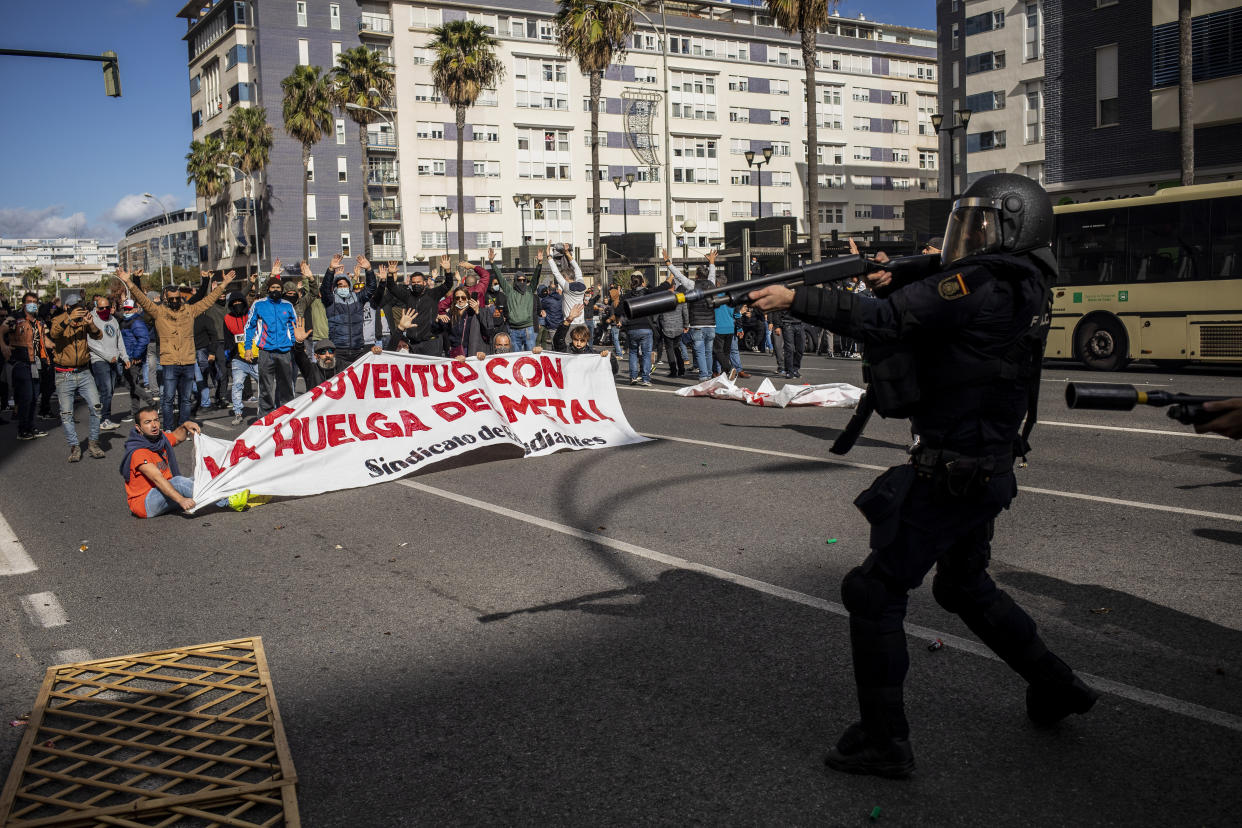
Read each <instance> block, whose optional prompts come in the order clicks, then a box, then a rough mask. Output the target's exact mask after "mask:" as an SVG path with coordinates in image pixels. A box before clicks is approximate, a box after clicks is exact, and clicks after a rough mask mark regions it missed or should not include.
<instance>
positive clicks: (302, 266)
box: [298, 261, 313, 279]
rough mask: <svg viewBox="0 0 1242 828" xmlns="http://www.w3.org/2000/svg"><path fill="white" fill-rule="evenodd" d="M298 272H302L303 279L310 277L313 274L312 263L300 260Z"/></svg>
mask: <svg viewBox="0 0 1242 828" xmlns="http://www.w3.org/2000/svg"><path fill="white" fill-rule="evenodd" d="M298 272H299V273H301V274H302V278H303V279H310V278H311V277H312V275H313V274H311V269H310V265H309V264H307V263H306V262H304V261H303V262H298Z"/></svg>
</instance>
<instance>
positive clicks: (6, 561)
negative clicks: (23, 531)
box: [0, 515, 39, 576]
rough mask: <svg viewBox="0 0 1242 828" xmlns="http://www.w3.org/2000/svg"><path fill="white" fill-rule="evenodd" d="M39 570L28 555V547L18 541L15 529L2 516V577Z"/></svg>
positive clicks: (0, 561)
mask: <svg viewBox="0 0 1242 828" xmlns="http://www.w3.org/2000/svg"><path fill="white" fill-rule="evenodd" d="M38 568H39V567H37V566H35V563H34V561H33V560H31V558H30V556H29V555H27V554H26V547H24V546H22V542H21V541H19V540H18V539H17V533H16V532H14V531H13V527H12V526H9V522H8V521H7V520H5V519H4V515H0V576H3V575H21V574H23V573H26V572H34V571H35V570H37V569H38Z"/></svg>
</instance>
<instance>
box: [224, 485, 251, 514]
mask: <svg viewBox="0 0 1242 828" xmlns="http://www.w3.org/2000/svg"><path fill="white" fill-rule="evenodd" d="M249 502H250V490H249V489H243V490H242V491H240V492H238V493H237V494H232V495H229V508H230V509H232V510H233V511H234V512H244V511H246V506H247V505H248V504H249Z"/></svg>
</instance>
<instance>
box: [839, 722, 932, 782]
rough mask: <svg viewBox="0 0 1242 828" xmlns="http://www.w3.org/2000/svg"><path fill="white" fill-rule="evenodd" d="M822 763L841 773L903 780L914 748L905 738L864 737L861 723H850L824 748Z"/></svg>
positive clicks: (910, 770) (911, 764)
mask: <svg viewBox="0 0 1242 828" xmlns="http://www.w3.org/2000/svg"><path fill="white" fill-rule="evenodd" d="M824 764H825V765H827V766H828V767H830V768H832V769H833V770H835V771H841V772H842V773H859V774H867V775H870V776H883V777H885V778H887V779H905V778H906V777H907V776H909V775H910V774H912V773H914V751H913V750H911V749H910V740H909V739H886V740H884V741H882V742H876V741H875V740H872V739H870V738H868V736H867V734H866V733H865V732H864V731H863V729H862V725H861V724H852V725H850V726H849V727H848V728H847V729H846V731H845V733H844V734H843V735H842V736H841V739H840V740H839V741H838V742H837V746H836V747H835V748H833V749H832V750H830V751H828V755H827V756H825V757H824Z"/></svg>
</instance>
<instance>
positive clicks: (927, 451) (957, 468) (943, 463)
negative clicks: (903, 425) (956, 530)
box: [910, 446, 1013, 497]
mask: <svg viewBox="0 0 1242 828" xmlns="http://www.w3.org/2000/svg"><path fill="white" fill-rule="evenodd" d="M910 465H912V466H914V470H915V474H916V475H917V476H918V477H919V478H920V479H923V480H930V481H931V482H932V483H933V484H934V485H936V486H937V487H942V488H943V491H944V492H945V493H946V494H948V495H950V496H953V497H966V496H968V495H973V494H976V493H978V492H980V491H982V490H983V489H984V488H986V487H987V485H988V484H989V483H991V482H992V478H993V477H995V476H997V475H999V474H1004V473H1005V472H1008V471H1011V470H1012V469H1013V454H1012V453H1009V454H995V455H984V456H982V457H975V456H970V455H965V454H959V453H958V452H956V451H949V450H948V449H937V448H930V447H925V446H919V447H918V448H916V449H915V450H914V451H913V452H912V453H911V455H910Z"/></svg>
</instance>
